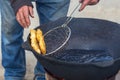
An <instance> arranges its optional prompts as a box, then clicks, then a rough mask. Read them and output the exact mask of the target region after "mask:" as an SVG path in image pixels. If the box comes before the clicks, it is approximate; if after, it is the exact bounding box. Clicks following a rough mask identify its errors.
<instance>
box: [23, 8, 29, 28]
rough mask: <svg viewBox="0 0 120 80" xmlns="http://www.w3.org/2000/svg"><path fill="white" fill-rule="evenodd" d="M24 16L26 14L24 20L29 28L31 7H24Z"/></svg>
mask: <svg viewBox="0 0 120 80" xmlns="http://www.w3.org/2000/svg"><path fill="white" fill-rule="evenodd" d="M23 16H24V20H25V23H26V28H27V27H29V26H30V17H29V8H28V6H26V7H25V8H24V9H23Z"/></svg>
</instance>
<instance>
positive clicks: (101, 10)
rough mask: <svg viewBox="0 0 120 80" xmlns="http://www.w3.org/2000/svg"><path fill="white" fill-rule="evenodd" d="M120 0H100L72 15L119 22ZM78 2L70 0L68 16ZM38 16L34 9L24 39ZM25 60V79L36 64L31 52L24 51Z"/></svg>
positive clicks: (0, 69)
mask: <svg viewBox="0 0 120 80" xmlns="http://www.w3.org/2000/svg"><path fill="white" fill-rule="evenodd" d="M119 3H120V0H100V2H99V4H97V5H95V6H87V7H86V8H85V9H84V11H82V12H75V15H74V17H83V18H85V17H86V18H98V19H105V20H109V21H113V22H117V23H120V5H119ZM76 4H78V0H71V4H70V8H69V12H68V16H69V14H70V13H71V11H72V10H73V9H74V7H75V5H76ZM34 10H35V9H34ZM38 20H39V19H38V16H37V13H36V10H35V18H34V19H31V22H32V24H31V26H30V27H29V28H28V29H25V31H24V37H23V38H24V40H26V38H27V36H28V33H29V30H30V29H31V28H35V27H36V26H38V25H39V23H38ZM0 60H1V56H0ZM26 60H27V73H26V80H32V79H33V76H34V74H33V70H34V66H35V64H36V59H35V57H34V56H33V54H32V53H31V52H28V51H26ZM0 73H1V74H0V80H4V79H3V74H4V69H3V67H2V66H1V65H0ZM116 80H120V73H118V74H117V75H116Z"/></svg>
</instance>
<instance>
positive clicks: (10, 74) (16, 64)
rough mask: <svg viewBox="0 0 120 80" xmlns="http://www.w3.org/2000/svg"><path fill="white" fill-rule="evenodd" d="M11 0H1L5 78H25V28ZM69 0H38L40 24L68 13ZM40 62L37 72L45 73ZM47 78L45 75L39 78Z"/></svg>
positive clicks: (21, 79)
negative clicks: (18, 19)
mask: <svg viewBox="0 0 120 80" xmlns="http://www.w3.org/2000/svg"><path fill="white" fill-rule="evenodd" d="M9 1H10V0H0V8H1V7H2V8H1V9H2V25H1V26H2V28H1V33H2V34H1V36H2V40H1V42H2V65H3V67H4V69H5V74H4V76H5V80H23V79H24V76H25V72H26V61H25V52H24V49H23V48H22V47H21V44H22V43H23V39H22V37H23V30H24V29H23V28H22V27H21V26H20V25H19V24H18V22H17V21H16V19H15V15H14V12H13V10H12V8H11V6H10V2H9ZM68 6H69V0H37V1H36V8H37V11H38V15H39V17H40V24H44V23H47V22H49V21H54V20H56V19H58V18H60V17H64V16H66V15H67V11H68ZM44 72H45V71H44V69H43V67H42V66H41V64H40V63H39V62H37V64H36V67H35V74H39V73H43V74H44ZM38 79H39V80H45V77H44V76H41V77H39V78H38Z"/></svg>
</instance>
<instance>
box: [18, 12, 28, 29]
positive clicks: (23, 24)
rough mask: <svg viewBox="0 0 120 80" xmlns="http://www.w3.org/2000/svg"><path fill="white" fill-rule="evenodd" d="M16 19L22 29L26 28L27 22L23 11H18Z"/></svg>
mask: <svg viewBox="0 0 120 80" xmlns="http://www.w3.org/2000/svg"><path fill="white" fill-rule="evenodd" d="M16 19H17V21H18V22H19V24H20V25H21V26H22V27H24V28H25V27H26V26H25V20H24V17H23V14H22V12H21V11H18V12H17V14H16Z"/></svg>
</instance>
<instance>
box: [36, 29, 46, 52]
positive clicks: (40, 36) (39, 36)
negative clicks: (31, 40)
mask: <svg viewBox="0 0 120 80" xmlns="http://www.w3.org/2000/svg"><path fill="white" fill-rule="evenodd" d="M37 40H38V43H39V47H40V50H41V52H42V54H46V44H45V41H44V36H43V33H42V31H41V30H40V29H37Z"/></svg>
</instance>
